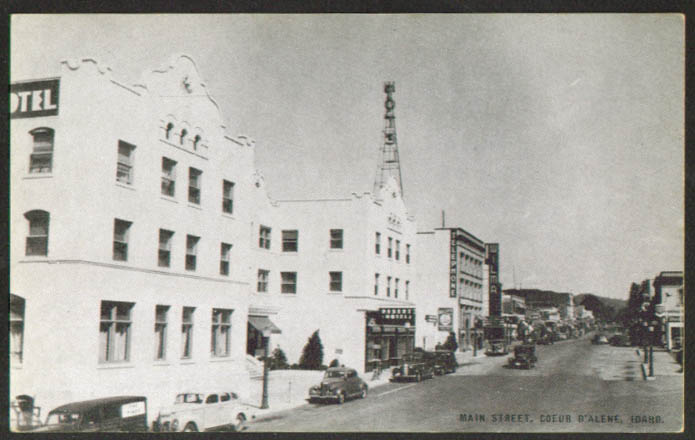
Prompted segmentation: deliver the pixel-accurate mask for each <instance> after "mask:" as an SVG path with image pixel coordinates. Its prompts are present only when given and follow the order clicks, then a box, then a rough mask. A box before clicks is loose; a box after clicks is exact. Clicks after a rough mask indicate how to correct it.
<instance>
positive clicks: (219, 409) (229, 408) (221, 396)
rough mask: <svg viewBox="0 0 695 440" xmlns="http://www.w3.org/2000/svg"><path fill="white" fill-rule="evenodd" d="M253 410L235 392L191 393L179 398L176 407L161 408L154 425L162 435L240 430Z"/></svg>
mask: <svg viewBox="0 0 695 440" xmlns="http://www.w3.org/2000/svg"><path fill="white" fill-rule="evenodd" d="M249 418H255V415H254V414H253V408H252V407H250V406H248V405H246V404H244V403H242V402H241V401H240V400H239V396H238V395H237V394H236V393H233V392H228V391H221V392H210V393H200V392H190V393H181V394H179V395H177V396H176V400H175V402H174V405H172V406H171V407H167V408H162V409H161V410H160V412H159V417H158V418H157V422H156V423H155V430H158V431H161V432H177V431H183V432H195V431H215V430H227V429H231V430H232V431H241V430H242V429H243V428H244V424H245V423H246V421H247V420H249Z"/></svg>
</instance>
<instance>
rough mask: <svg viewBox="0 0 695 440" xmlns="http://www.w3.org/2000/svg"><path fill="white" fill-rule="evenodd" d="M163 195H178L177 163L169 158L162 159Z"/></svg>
mask: <svg viewBox="0 0 695 440" xmlns="http://www.w3.org/2000/svg"><path fill="white" fill-rule="evenodd" d="M162 194H163V195H165V196H169V197H174V196H175V195H176V161H175V160H171V159H169V158H167V157H162Z"/></svg>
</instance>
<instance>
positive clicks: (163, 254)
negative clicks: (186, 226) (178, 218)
mask: <svg viewBox="0 0 695 440" xmlns="http://www.w3.org/2000/svg"><path fill="white" fill-rule="evenodd" d="M173 236H174V233H173V232H172V231H167V230H166V229H160V230H159V253H158V256H157V265H158V266H159V267H169V266H170V265H171V238H172V237H173Z"/></svg>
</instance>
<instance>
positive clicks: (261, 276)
mask: <svg viewBox="0 0 695 440" xmlns="http://www.w3.org/2000/svg"><path fill="white" fill-rule="evenodd" d="M269 275H270V271H269V270H265V269H258V285H257V289H256V290H257V291H258V292H261V293H263V292H267V291H268V277H269Z"/></svg>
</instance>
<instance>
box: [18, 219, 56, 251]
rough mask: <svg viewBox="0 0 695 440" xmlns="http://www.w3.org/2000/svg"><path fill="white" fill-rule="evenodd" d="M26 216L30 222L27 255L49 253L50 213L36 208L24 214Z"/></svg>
mask: <svg viewBox="0 0 695 440" xmlns="http://www.w3.org/2000/svg"><path fill="white" fill-rule="evenodd" d="M24 217H25V218H26V219H27V221H28V222H29V235H27V243H26V248H25V255H27V256H31V255H48V224H49V220H50V215H49V213H48V212H46V211H41V210H34V211H29V212H27V213H26V214H24Z"/></svg>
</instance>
